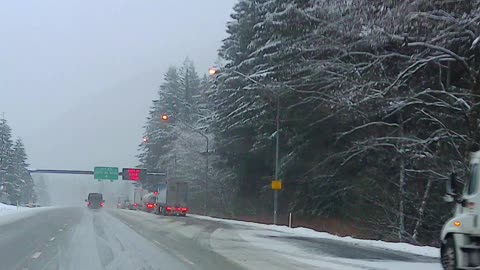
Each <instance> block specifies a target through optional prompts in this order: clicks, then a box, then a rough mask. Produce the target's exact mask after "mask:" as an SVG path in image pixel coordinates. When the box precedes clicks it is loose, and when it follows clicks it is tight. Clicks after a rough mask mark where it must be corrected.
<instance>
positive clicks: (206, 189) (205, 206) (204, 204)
mask: <svg viewBox="0 0 480 270" xmlns="http://www.w3.org/2000/svg"><path fill="white" fill-rule="evenodd" d="M205 139H206V140H207V149H206V151H205V153H206V155H207V156H206V157H205V163H206V166H205V199H204V200H205V201H204V202H203V209H204V215H205V216H206V215H207V214H208V211H207V200H208V136H205Z"/></svg>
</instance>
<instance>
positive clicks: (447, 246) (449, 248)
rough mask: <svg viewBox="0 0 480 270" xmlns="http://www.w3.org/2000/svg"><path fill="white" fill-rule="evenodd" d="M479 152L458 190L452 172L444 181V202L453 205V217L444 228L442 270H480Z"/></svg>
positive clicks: (454, 175) (474, 156)
mask: <svg viewBox="0 0 480 270" xmlns="http://www.w3.org/2000/svg"><path fill="white" fill-rule="evenodd" d="M479 181H480V151H478V152H475V153H472V154H471V156H470V175H469V176H468V177H467V179H466V180H465V181H464V186H463V191H460V188H459V187H460V184H461V183H460V181H459V180H458V179H457V176H456V174H455V173H452V174H451V175H450V178H449V180H448V181H447V192H446V195H445V197H444V199H445V201H447V202H454V203H455V213H454V216H453V217H452V218H451V219H449V220H448V221H447V222H446V223H445V224H444V226H443V228H442V232H441V246H440V255H441V256H440V257H441V263H442V266H443V269H445V270H455V269H480V220H479V215H480V184H479Z"/></svg>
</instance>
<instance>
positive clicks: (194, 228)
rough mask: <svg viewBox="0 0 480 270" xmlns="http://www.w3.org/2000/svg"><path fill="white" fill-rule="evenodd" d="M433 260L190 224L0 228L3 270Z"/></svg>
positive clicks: (50, 220) (47, 217) (333, 265)
mask: <svg viewBox="0 0 480 270" xmlns="http://www.w3.org/2000/svg"><path fill="white" fill-rule="evenodd" d="M437 260H438V259H435V258H428V257H421V256H416V255H412V254H407V253H401V252H397V251H387V250H382V249H378V248H373V247H365V246H358V245H354V244H349V243H342V242H339V241H333V240H326V239H323V240H322V239H313V238H307V237H297V236H292V235H289V234H286V233H283V232H278V231H272V230H266V229H261V228H255V227H252V226H247V225H239V224H229V223H226V222H218V221H214V220H204V219H200V218H195V217H185V218H182V217H161V216H156V215H153V214H147V213H143V212H139V211H128V210H116V209H115V210H107V209H102V210H100V211H90V210H88V209H83V208H57V209H51V210H48V211H41V212H39V214H37V215H32V216H28V217H25V218H23V219H20V220H15V221H14V222H12V223H8V224H3V225H0V261H1V262H2V265H1V269H24V270H26V269H28V270H40V269H42V270H43V269H45V270H50V269H52V270H53V269H62V270H70V269H82V270H83V269H99V270H100V269H105V270H110V269H112V270H123V269H128V270H137V269H138V270H140V269H141V270H147V269H149V270H150V269H152V270H153V269H175V270H181V269H205V270H206V269H209V270H221V269H222V270H223V269H232V270H235V269H269V270H270V269H272V270H275V269H312V270H313V269H321V270H333V269H335V270H338V269H346V270H352V269H367V270H383V269H388V270H397V269H407V268H408V269H410V270H415V269H419V270H420V269H422V270H424V269H425V270H434V269H440V266H439V264H438V262H437Z"/></svg>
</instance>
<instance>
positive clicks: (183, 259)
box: [153, 240, 195, 265]
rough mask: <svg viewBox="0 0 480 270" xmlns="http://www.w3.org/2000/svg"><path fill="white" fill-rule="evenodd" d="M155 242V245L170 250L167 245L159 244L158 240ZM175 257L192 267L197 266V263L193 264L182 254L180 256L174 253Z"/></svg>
mask: <svg viewBox="0 0 480 270" xmlns="http://www.w3.org/2000/svg"><path fill="white" fill-rule="evenodd" d="M153 242H155V244H157V245H158V246H160V247H161V248H163V249H166V250H170V249H169V248H168V247H167V246H166V245H164V244H162V243H160V242H158V241H157V240H153ZM174 255H175V257H177V258H179V259H180V260H181V261H183V262H184V263H188V264H190V265H195V263H193V262H192V261H190V260H189V259H187V258H186V257H185V256H183V255H182V254H179V253H174Z"/></svg>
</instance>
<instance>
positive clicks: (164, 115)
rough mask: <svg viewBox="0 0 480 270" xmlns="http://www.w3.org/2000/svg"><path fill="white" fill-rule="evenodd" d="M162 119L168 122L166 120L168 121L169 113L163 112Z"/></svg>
mask: <svg viewBox="0 0 480 270" xmlns="http://www.w3.org/2000/svg"><path fill="white" fill-rule="evenodd" d="M160 119H162V121H164V122H166V121H168V115H166V114H162V116H161V117H160Z"/></svg>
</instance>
